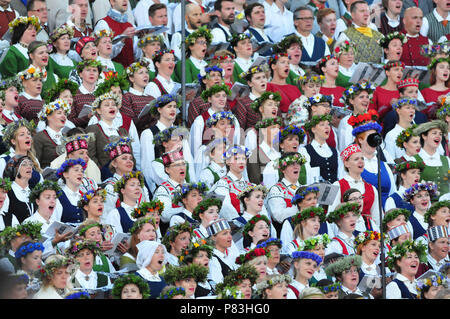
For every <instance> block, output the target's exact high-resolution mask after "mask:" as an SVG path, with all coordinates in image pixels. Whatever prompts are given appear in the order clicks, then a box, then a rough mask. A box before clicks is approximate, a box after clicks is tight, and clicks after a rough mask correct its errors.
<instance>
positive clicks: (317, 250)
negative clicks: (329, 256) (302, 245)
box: [309, 244, 325, 262]
mask: <svg viewBox="0 0 450 319" xmlns="http://www.w3.org/2000/svg"><path fill="white" fill-rule="evenodd" d="M309 251H310V252H312V253H315V254H316V255H319V256H320V258H322V262H323V258H324V257H325V246H324V245H323V244H318V245H316V246H315V247H314V249H312V250H309Z"/></svg>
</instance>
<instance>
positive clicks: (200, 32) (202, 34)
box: [185, 26, 213, 50]
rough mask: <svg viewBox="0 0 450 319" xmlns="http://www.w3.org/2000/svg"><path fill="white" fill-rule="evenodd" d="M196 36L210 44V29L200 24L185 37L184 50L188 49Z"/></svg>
mask: <svg viewBox="0 0 450 319" xmlns="http://www.w3.org/2000/svg"><path fill="white" fill-rule="evenodd" d="M198 38H205V40H206V42H207V43H208V45H210V44H211V41H212V38H213V37H212V34H211V31H210V30H209V29H208V28H207V27H206V26H201V27H200V28H198V29H197V30H195V31H194V32H192V33H191V34H189V35H188V36H187V37H186V40H185V43H186V50H188V49H189V46H190V45H194V44H195V42H196V41H197V39H198Z"/></svg>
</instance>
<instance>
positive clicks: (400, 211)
mask: <svg viewBox="0 0 450 319" xmlns="http://www.w3.org/2000/svg"><path fill="white" fill-rule="evenodd" d="M399 215H403V216H405V221H408V220H409V216H410V215H411V212H410V211H409V210H408V209H405V208H394V209H390V210H388V211H387V212H386V214H385V215H384V217H383V221H382V225H381V226H382V227H383V232H387V230H388V229H387V224H388V223H389V222H390V221H392V220H394V219H396V218H397V217H398V216H399Z"/></svg>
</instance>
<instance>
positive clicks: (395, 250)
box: [387, 240, 427, 270]
mask: <svg viewBox="0 0 450 319" xmlns="http://www.w3.org/2000/svg"><path fill="white" fill-rule="evenodd" d="M409 252H415V253H416V254H417V256H418V257H419V260H420V262H425V263H426V262H427V246H426V245H424V244H421V243H416V242H415V241H413V240H407V241H405V242H403V243H401V244H398V245H395V246H394V247H392V249H391V250H390V251H389V252H388V254H387V266H388V267H389V269H392V270H393V269H395V268H394V265H395V263H396V261H397V260H400V259H401V258H402V257H404V256H406V254H407V253H409Z"/></svg>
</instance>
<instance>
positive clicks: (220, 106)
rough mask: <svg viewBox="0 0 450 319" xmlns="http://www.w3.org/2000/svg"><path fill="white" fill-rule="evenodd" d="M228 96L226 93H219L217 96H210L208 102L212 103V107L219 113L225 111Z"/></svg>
mask: <svg viewBox="0 0 450 319" xmlns="http://www.w3.org/2000/svg"><path fill="white" fill-rule="evenodd" d="M227 97H228V96H227V94H226V93H225V91H220V92H217V93H216V94H214V95H212V96H210V97H209V98H208V102H209V103H211V106H212V107H214V109H216V112H217V111H223V110H224V109H225V107H226V105H227Z"/></svg>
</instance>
